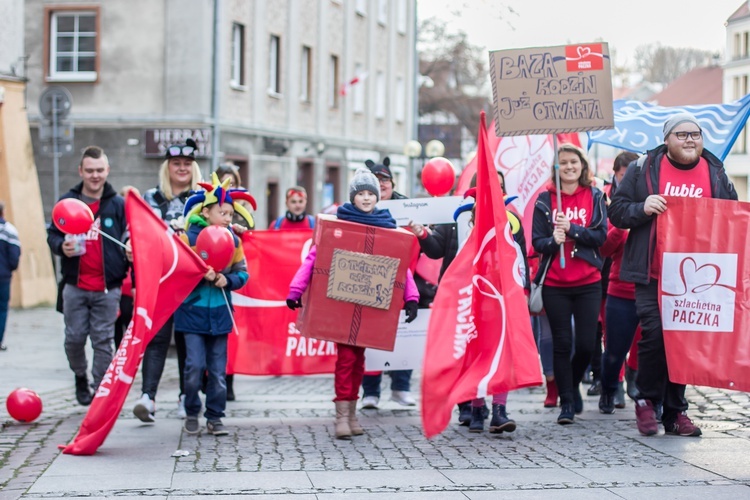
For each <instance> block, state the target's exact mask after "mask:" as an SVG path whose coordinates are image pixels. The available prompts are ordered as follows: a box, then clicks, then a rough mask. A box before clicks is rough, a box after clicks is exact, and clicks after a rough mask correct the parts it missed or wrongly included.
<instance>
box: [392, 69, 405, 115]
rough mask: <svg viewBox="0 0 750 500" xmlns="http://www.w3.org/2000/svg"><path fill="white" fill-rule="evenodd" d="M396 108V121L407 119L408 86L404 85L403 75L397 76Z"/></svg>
mask: <svg viewBox="0 0 750 500" xmlns="http://www.w3.org/2000/svg"><path fill="white" fill-rule="evenodd" d="M395 106H396V109H395V110H394V115H395V117H396V121H397V122H399V123H403V122H404V119H406V86H405V85H404V79H403V77H400V76H398V77H396V103H395Z"/></svg>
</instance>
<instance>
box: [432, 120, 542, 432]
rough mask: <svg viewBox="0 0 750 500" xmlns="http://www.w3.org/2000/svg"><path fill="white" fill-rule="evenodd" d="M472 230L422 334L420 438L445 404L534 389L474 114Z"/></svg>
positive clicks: (498, 204) (531, 356) (518, 260)
mask: <svg viewBox="0 0 750 500" xmlns="http://www.w3.org/2000/svg"><path fill="white" fill-rule="evenodd" d="M476 200H477V201H476V212H475V223H474V228H473V229H472V231H471V233H470V235H469V238H468V240H467V242H466V244H465V245H464V247H463V248H462V249H461V250H460V251H459V253H458V255H457V256H456V258H455V260H454V261H453V262H452V263H451V265H450V267H449V268H448V270H447V271H446V273H445V275H444V276H443V279H442V281H441V282H440V286H439V287H438V293H437V296H436V297H435V301H434V303H433V305H432V310H433V312H432V317H431V319H430V325H429V327H428V330H427V347H426V350H425V357H424V368H423V370H424V371H423V376H422V424H423V426H424V431H425V434H426V435H427V437H432V436H435V435H437V434H439V433H441V432H442V431H443V430H444V429H445V427H446V426H447V425H448V422H449V420H450V416H451V413H452V408H453V405H454V404H456V403H459V402H462V401H467V400H470V399H474V398H480V397H485V396H488V395H492V394H498V393H502V392H507V391H511V390H514V389H519V388H522V387H529V386H534V385H541V383H542V374H541V370H540V367H539V358H538V354H537V350H536V345H535V343H534V337H533V334H532V331H531V322H530V320H529V313H528V307H527V305H526V297H525V294H524V290H523V276H524V272H523V259H522V256H521V252H520V249H518V248H517V246H516V245H515V243H514V241H513V235H512V233H511V230H510V226H509V224H508V218H507V215H506V213H505V208H504V203H503V193H502V189H501V187H500V180H499V179H498V176H497V174H496V171H495V168H494V166H493V162H492V156H491V153H490V150H489V148H488V145H487V130H486V127H485V117H484V113H482V115H481V117H480V125H479V139H478V146H477V197H476Z"/></svg>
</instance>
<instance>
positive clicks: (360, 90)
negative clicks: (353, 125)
mask: <svg viewBox="0 0 750 500" xmlns="http://www.w3.org/2000/svg"><path fill="white" fill-rule="evenodd" d="M363 74H364V73H363V67H362V64H361V63H355V64H354V76H356V77H357V78H359V80H360V81H359V82H357V84H356V85H354V86H353V87H352V100H353V101H354V106H353V109H352V111H354V112H355V113H364V112H365V82H364V81H362V80H363V78H362V77H363Z"/></svg>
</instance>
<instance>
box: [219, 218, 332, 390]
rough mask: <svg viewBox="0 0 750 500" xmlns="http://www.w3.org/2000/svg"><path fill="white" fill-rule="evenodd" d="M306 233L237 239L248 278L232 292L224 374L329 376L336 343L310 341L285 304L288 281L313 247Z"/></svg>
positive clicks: (273, 233) (251, 235) (262, 233)
mask: <svg viewBox="0 0 750 500" xmlns="http://www.w3.org/2000/svg"><path fill="white" fill-rule="evenodd" d="M312 236H313V232H312V231H311V230H289V231H248V232H246V233H245V234H243V235H242V245H243V248H244V250H245V260H246V262H247V270H248V274H249V275H250V278H249V279H248V281H247V284H246V285H245V286H244V287H243V288H241V289H240V290H237V291H236V292H233V294H232V304H233V305H234V317H235V321H236V323H237V328H238V330H239V335H230V336H229V345H228V351H229V352H228V355H227V373H242V374H246V375H309V374H315V373H333V368H334V364H335V362H336V344H335V343H333V342H327V341H323V340H316V339H309V338H306V337H303V336H302V335H300V333H299V331H298V330H297V328H296V327H295V323H296V321H297V311H292V310H290V309H289V308H288V307H287V306H286V296H287V294H288V293H289V283H290V282H291V281H292V278H293V277H294V273H295V272H297V269H299V266H300V264H301V263H302V260H303V259H304V258H305V256H306V255H307V252H308V251H309V249H310V245H311V244H312Z"/></svg>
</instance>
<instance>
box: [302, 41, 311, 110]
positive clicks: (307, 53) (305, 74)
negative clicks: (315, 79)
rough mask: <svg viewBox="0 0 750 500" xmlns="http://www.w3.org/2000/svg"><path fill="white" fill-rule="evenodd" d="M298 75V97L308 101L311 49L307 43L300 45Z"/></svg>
mask: <svg viewBox="0 0 750 500" xmlns="http://www.w3.org/2000/svg"><path fill="white" fill-rule="evenodd" d="M299 77H300V81H299V99H300V101H302V102H310V94H311V93H312V88H311V85H312V49H311V48H310V47H308V46H307V45H303V46H302V55H301V58H300V69H299Z"/></svg>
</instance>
